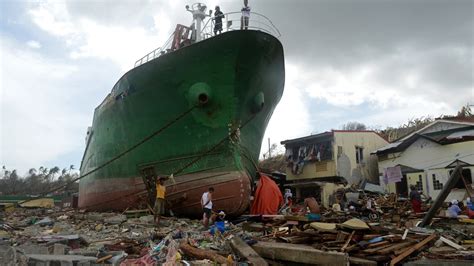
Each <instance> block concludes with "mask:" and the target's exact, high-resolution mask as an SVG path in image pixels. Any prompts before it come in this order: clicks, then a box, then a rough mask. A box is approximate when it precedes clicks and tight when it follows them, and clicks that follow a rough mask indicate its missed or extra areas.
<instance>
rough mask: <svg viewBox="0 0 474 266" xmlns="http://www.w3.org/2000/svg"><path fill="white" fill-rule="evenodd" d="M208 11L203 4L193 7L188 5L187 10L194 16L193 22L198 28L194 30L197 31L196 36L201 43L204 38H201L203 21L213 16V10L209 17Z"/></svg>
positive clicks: (196, 4) (210, 11)
mask: <svg viewBox="0 0 474 266" xmlns="http://www.w3.org/2000/svg"><path fill="white" fill-rule="evenodd" d="M206 9H207V6H206V5H205V4H202V3H195V4H193V5H192V6H191V7H189V6H188V5H186V10H187V11H189V12H191V14H193V22H194V25H196V28H195V29H194V31H195V32H194V33H195V35H194V36H196V42H199V41H201V40H202V36H201V25H202V21H203V20H204V19H205V18H206V17H210V16H211V14H212V10H209V15H207V14H206Z"/></svg>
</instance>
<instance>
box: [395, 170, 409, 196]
mask: <svg viewBox="0 0 474 266" xmlns="http://www.w3.org/2000/svg"><path fill="white" fill-rule="evenodd" d="M395 184H396V189H397V195H399V196H402V197H408V184H407V175H403V177H402V180H401V181H400V182H397V183H395Z"/></svg>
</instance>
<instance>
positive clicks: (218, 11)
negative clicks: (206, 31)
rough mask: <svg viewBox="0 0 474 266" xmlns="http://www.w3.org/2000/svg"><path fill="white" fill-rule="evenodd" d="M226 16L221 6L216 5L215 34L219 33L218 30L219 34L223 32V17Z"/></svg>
mask: <svg viewBox="0 0 474 266" xmlns="http://www.w3.org/2000/svg"><path fill="white" fill-rule="evenodd" d="M223 18H224V13H222V11H221V9H220V7H219V6H216V11H215V12H214V21H215V23H216V24H215V25H214V35H217V32H219V34H221V33H222V19H223Z"/></svg>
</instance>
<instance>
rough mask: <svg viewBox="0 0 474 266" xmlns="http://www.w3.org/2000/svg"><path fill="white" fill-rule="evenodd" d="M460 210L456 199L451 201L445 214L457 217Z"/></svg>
mask: <svg viewBox="0 0 474 266" xmlns="http://www.w3.org/2000/svg"><path fill="white" fill-rule="evenodd" d="M461 212H462V210H461V208H459V206H458V201H457V200H452V201H451V206H449V208H448V211H447V212H446V215H447V216H448V217H451V218H458V215H459V214H460V213H461Z"/></svg>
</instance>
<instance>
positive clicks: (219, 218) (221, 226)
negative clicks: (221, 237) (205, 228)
mask: <svg viewBox="0 0 474 266" xmlns="http://www.w3.org/2000/svg"><path fill="white" fill-rule="evenodd" d="M214 217H215V218H214V219H215V222H214V225H213V226H212V227H211V230H210V233H211V234H212V235H214V234H215V233H216V230H219V232H221V233H224V231H225V220H224V219H225V212H224V211H219V212H218V213H217V214H216V215H215V216H214Z"/></svg>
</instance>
